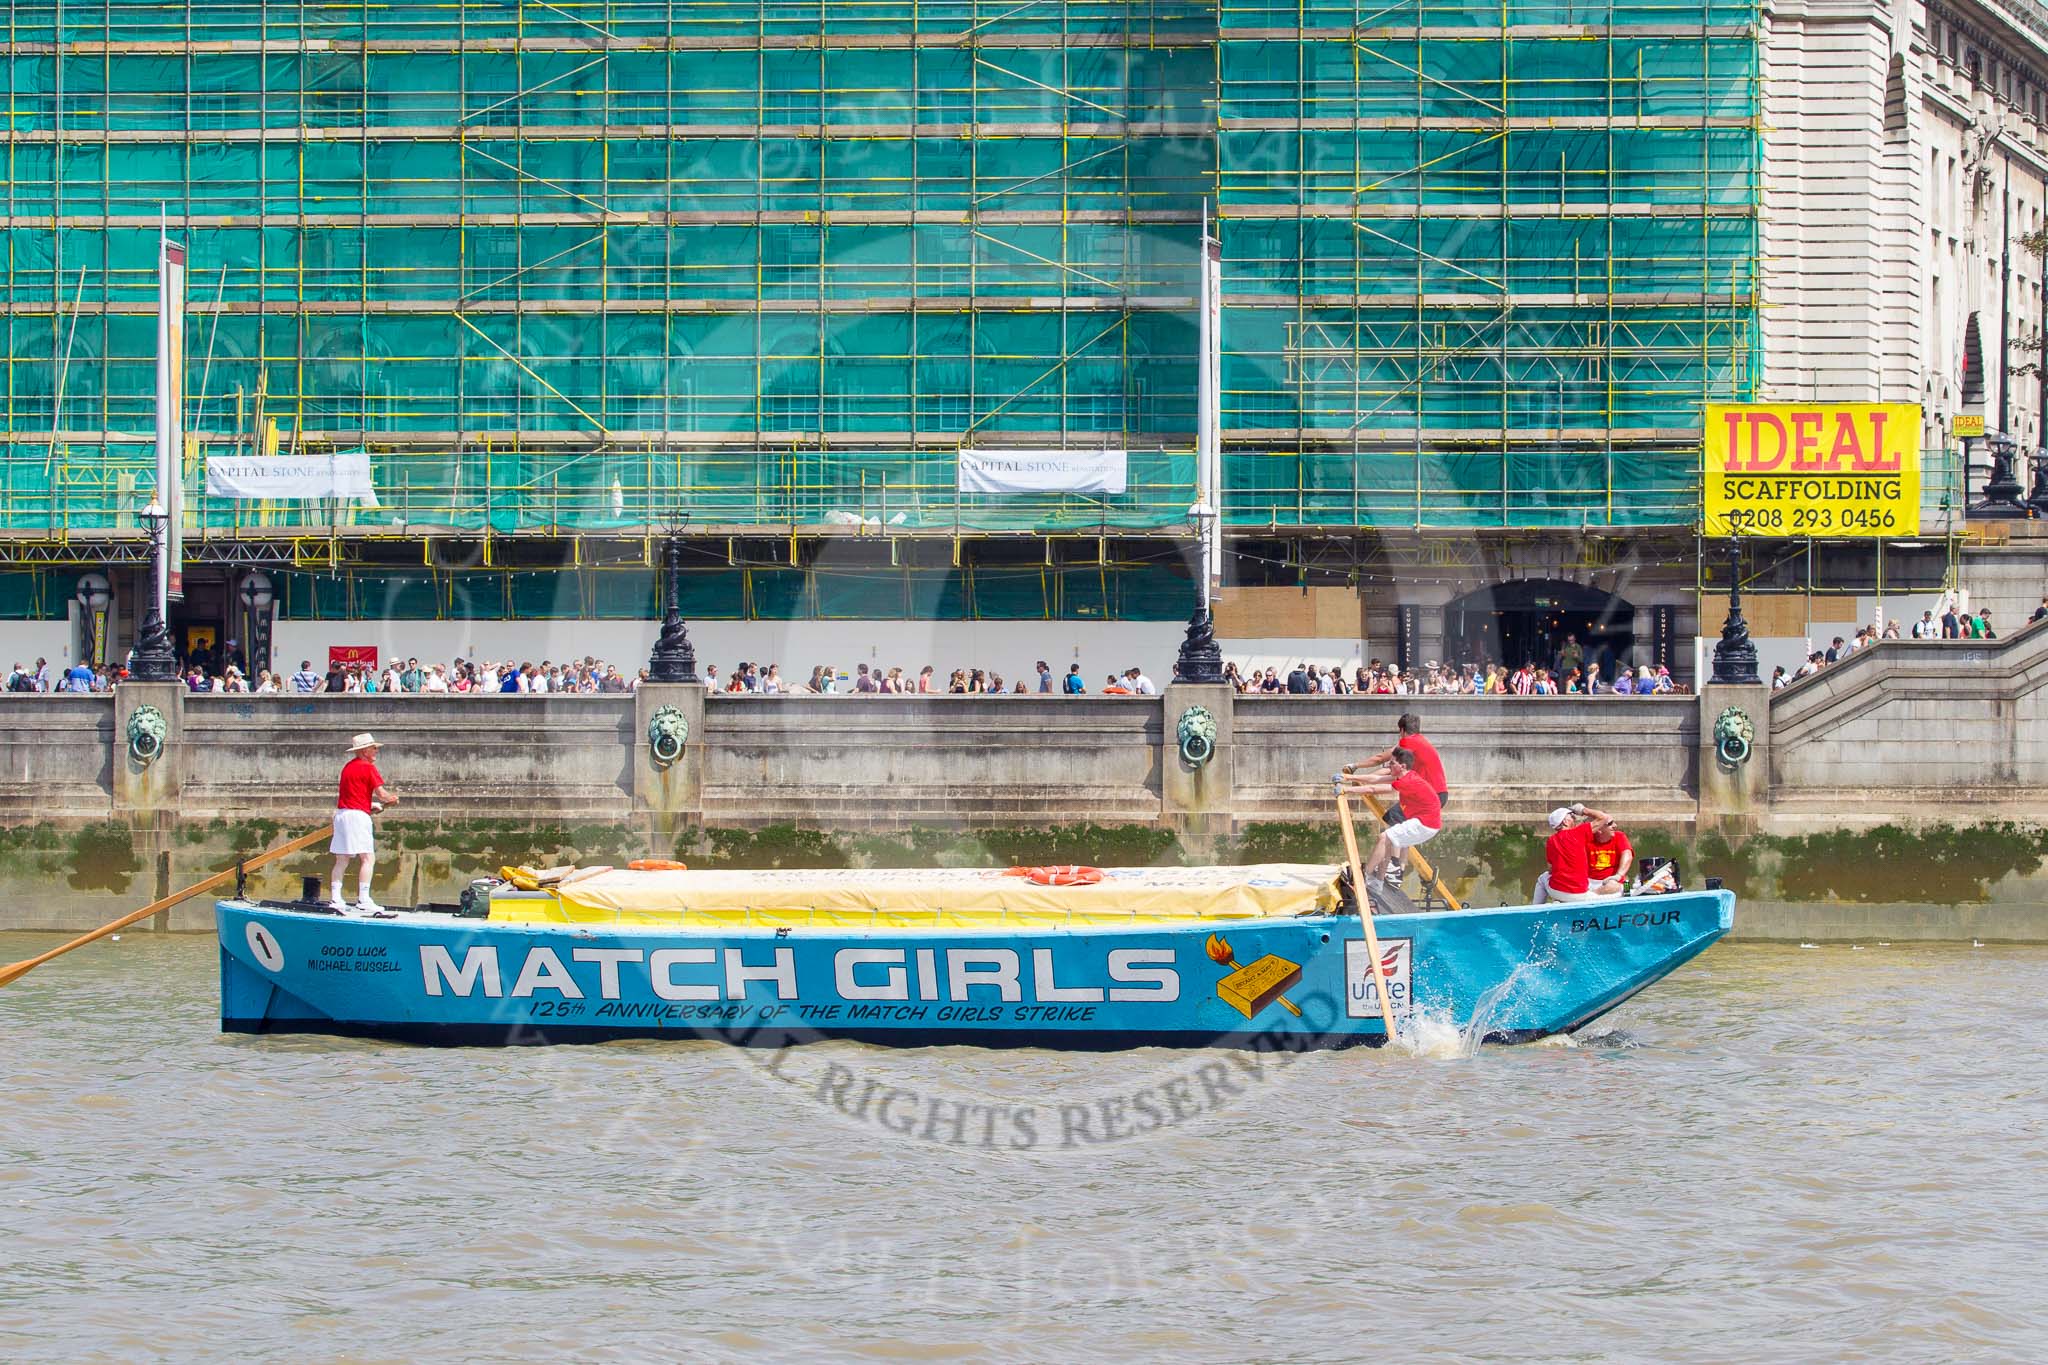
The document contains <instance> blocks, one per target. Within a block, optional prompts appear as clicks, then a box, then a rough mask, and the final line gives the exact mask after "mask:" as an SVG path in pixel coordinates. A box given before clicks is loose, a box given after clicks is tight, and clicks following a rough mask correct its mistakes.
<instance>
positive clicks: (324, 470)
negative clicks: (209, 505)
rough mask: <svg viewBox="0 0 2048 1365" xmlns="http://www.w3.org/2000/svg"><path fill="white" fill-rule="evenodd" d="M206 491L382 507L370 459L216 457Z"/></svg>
mask: <svg viewBox="0 0 2048 1365" xmlns="http://www.w3.org/2000/svg"><path fill="white" fill-rule="evenodd" d="M206 491H207V492H208V493H211V494H212V495H213V496H214V497H217V498H235V499H238V500H241V501H257V500H261V499H266V498H277V499H286V500H289V499H294V498H353V499H356V500H357V501H359V502H361V503H362V504H363V505H364V506H365V507H375V506H376V505H377V490H376V489H375V488H374V487H372V486H371V483H370V457H369V455H367V454H366V453H364V452H363V451H360V450H355V451H349V452H347V453H345V454H340V455H216V456H214V457H212V458H211V459H209V460H208V461H207V462H206Z"/></svg>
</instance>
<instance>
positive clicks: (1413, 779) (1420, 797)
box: [1393, 773, 1444, 829]
mask: <svg viewBox="0 0 2048 1365" xmlns="http://www.w3.org/2000/svg"><path fill="white" fill-rule="evenodd" d="M1393 785H1394V795H1396V796H1398V797H1400V798H1401V814H1402V815H1403V816H1404V817H1406V818H1407V819H1410V820H1420V821H1421V822H1422V823H1423V825H1424V826H1425V827H1426V828H1428V829H1442V828H1443V827H1444V808H1443V806H1442V805H1441V804H1439V803H1438V801H1437V799H1436V788H1434V787H1432V786H1430V785H1429V783H1427V782H1425V781H1423V780H1422V778H1420V777H1418V776H1417V775H1416V774H1414V773H1402V774H1401V775H1400V776H1398V777H1396V778H1395V779H1394V784H1393Z"/></svg>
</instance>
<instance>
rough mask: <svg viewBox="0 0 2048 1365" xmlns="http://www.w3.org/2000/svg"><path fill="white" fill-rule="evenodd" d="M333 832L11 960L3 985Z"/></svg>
mask: <svg viewBox="0 0 2048 1365" xmlns="http://www.w3.org/2000/svg"><path fill="white" fill-rule="evenodd" d="M333 832H334V831H333V830H332V829H331V828H329V827H327V826H322V827H321V828H319V829H316V830H314V831H313V832H312V833H311V834H304V835H301V836H299V837H298V838H296V839H293V840H292V841H291V842H290V843H285V844H279V845H278V846H277V847H276V848H273V849H271V850H270V851H269V852H267V853H259V854H257V855H256V856H255V857H253V858H244V859H242V860H241V861H240V862H238V863H236V864H235V865H234V866H233V867H231V868H229V869H227V870H226V871H225V872H216V873H214V874H213V875H212V876H211V877H208V878H206V879H205V880H204V881H197V882H194V883H192V885H190V886H188V887H186V888H185V889H184V890H182V891H173V892H172V893H171V894H170V895H168V896H165V897H163V898H162V899H160V900H153V901H151V902H150V903H149V904H148V905H145V906H143V907H142V908H141V909H140V910H137V911H136V912H135V913H134V914H132V915H123V916H121V918H119V919H117V920H115V921H114V922H113V923H112V924H102V925H101V926H100V927H99V928H97V929H95V930H93V931H92V932H91V933H89V934H82V935H80V936H79V937H77V938H74V939H72V940H71V941H70V942H69V943H66V944H64V945H62V946H61V947H57V948H52V949H50V951H49V952H47V953H44V954H43V955H42V956H40V957H31V958H27V959H25V960H23V961H20V962H10V963H8V964H7V965H6V966H5V967H0V986H7V985H11V984H13V983H14V982H15V981H18V980H19V979H21V978H22V977H24V976H26V975H28V974H29V973H30V972H32V971H34V970H35V969H36V968H38V967H40V966H42V965H43V964H44V963H45V962H48V961H49V960H50V959H51V958H53V957H62V956H64V954H66V953H68V952H70V951H71V950H72V949H73V948H83V947H84V946H85V945H86V944H88V943H91V942H92V941H93V940H94V939H96V938H105V937H106V936H107V935H108V934H118V933H120V932H121V931H122V930H123V929H126V928H127V927H128V926H129V925H131V924H134V923H136V922H137V921H139V920H146V919H148V918H149V917H150V916H151V915H156V914H161V913H162V912H164V911H165V910H168V909H170V908H171V907H172V906H174V905H176V904H177V903H178V902H180V901H185V900H190V899H191V898H192V897H194V896H197V895H200V894H202V893H204V892H207V891H211V890H213V889H214V888H216V887H220V886H226V885H227V884H228V883H229V882H231V881H233V880H234V879H235V876H236V874H237V873H241V872H247V871H248V870H249V869H251V868H256V867H261V866H263V864H265V863H267V862H272V861H274V860H276V859H278V858H282V857H284V856H285V855H286V854H288V853H297V852H299V851H300V850H301V849H306V848H311V847H312V846H313V845H314V844H316V843H318V842H320V840H322V839H325V838H328V837H329V836H330V835H332V834H333Z"/></svg>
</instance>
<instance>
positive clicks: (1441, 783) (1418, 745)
mask: <svg viewBox="0 0 2048 1365" xmlns="http://www.w3.org/2000/svg"><path fill="white" fill-rule="evenodd" d="M1395 747H1396V748H1401V749H1406V750H1407V751H1408V752H1409V753H1411V754H1414V755H1415V775H1416V776H1417V777H1419V778H1421V779H1422V780H1423V781H1424V782H1427V783H1428V784H1429V789H1430V790H1431V791H1433V792H1442V793H1445V794H1448V793H1449V792H1450V790H1451V784H1450V783H1449V782H1447V781H1445V780H1444V761H1443V759H1441V758H1439V757H1438V756H1437V752H1436V745H1434V744H1431V743H1430V742H1429V741H1428V740H1426V739H1424V738H1423V737H1422V736H1421V735H1403V736H1401V742H1400V743H1399V744H1398V745H1396V746H1395ZM1401 809H1403V810H1406V809H1408V808H1407V807H1406V806H1403V807H1401Z"/></svg>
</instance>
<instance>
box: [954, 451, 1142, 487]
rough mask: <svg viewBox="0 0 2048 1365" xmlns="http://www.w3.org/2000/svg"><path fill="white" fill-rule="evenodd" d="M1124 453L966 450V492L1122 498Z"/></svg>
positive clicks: (963, 479)
mask: <svg viewBox="0 0 2048 1365" xmlns="http://www.w3.org/2000/svg"><path fill="white" fill-rule="evenodd" d="M1126 464H1127V460H1126V452H1124V451H1121V450H963V451H961V452H960V479H959V491H960V492H962V493H1121V492H1123V491H1124V489H1125V488H1126V487H1127V486H1128V479H1129V473H1128V470H1127V468H1126Z"/></svg>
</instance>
